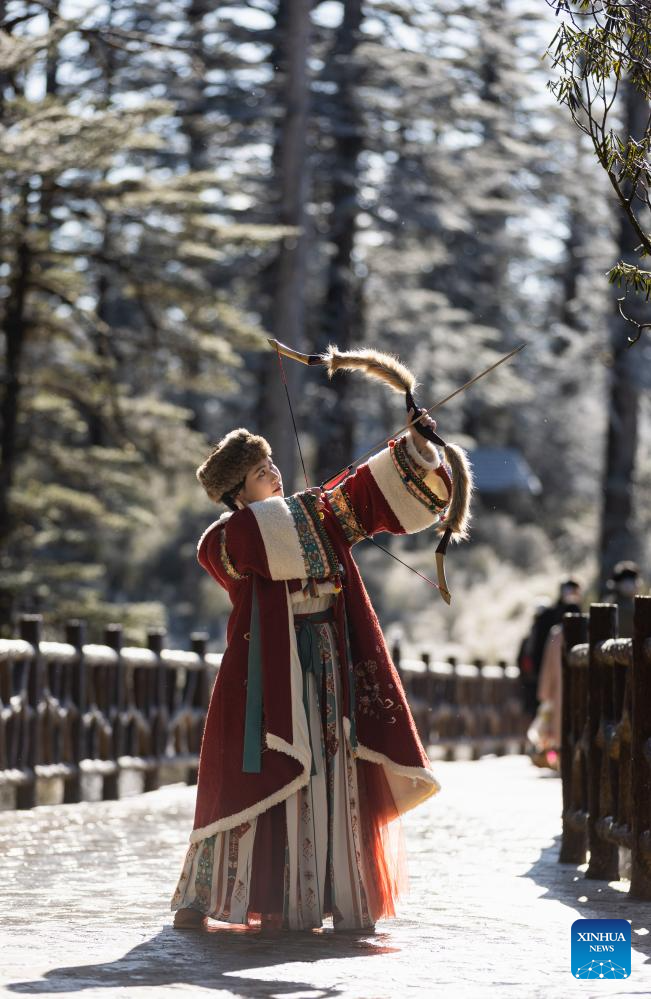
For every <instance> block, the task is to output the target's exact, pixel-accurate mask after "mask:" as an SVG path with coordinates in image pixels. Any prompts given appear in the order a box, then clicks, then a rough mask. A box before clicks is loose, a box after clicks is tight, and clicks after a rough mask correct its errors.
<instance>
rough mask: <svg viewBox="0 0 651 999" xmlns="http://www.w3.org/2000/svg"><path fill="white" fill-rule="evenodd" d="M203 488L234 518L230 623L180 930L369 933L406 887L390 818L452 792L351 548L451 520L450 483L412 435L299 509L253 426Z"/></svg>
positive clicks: (210, 556) (216, 549) (223, 526)
mask: <svg viewBox="0 0 651 999" xmlns="http://www.w3.org/2000/svg"><path fill="white" fill-rule="evenodd" d="M422 422H423V423H427V424H428V425H429V426H431V427H435V426H436V424H435V421H433V420H432V419H431V418H430V417H428V416H424V417H423V418H422ZM197 478H198V479H199V481H200V482H201V483H202V485H203V486H204V488H205V490H206V492H207V493H208V496H209V497H210V498H211V499H212V500H214V501H215V502H217V503H219V502H223V503H225V504H226V505H227V506H229V507H230V512H227V513H224V514H223V515H222V516H221V517H220V518H219V519H218V520H217V521H215V522H214V523H213V524H211V525H210V526H209V527H208V528H207V530H206V531H205V532H204V533H203V535H202V537H201V538H200V540H199V543H198V546H197V557H198V560H199V562H200V564H201V565H202V567H203V568H204V569H205V570H206V571H207V572H208V573H210V575H211V576H212V577H213V578H214V579H215V580H216V581H217V582H218V583H220V585H221V586H223V587H224V588H225V589H226V590H227V592H228V594H229V596H230V598H231V601H232V603H233V610H232V613H231V616H230V619H229V622H228V630H227V648H226V651H225V653H224V656H223V660H222V664H221V668H220V670H219V674H218V676H217V680H216V683H215V686H214V689H213V694H212V698H211V702H210V706H209V709H208V714H207V718H206V724H205V730H204V735H203V741H202V746H201V755H200V762H199V775H198V789H197V804H196V811H195V820H194V830H193V832H192V834H191V837H190V847H189V849H188V852H187V855H186V859H185V863H184V865H183V870H182V873H181V877H180V880H179V883H178V886H177V889H176V891H175V893H174V897H173V899H172V906H171V907H172V910H174V911H175V913H176V914H175V918H174V925H175V927H177V928H192V927H199V926H200V925H201V924H202V922H203V919H204V917H206V916H211V917H212V918H214V919H218V920H224V921H227V922H230V923H238V924H247V925H249V926H257V925H262V926H263V927H272V928H282V927H284V928H288V929H311V928H315V927H320V926H321V925H322V920H323V919H324V917H325V916H327V915H332V918H333V925H334V928H335V929H336V930H363V929H367V930H370V929H371V928H372V927H373V926H374V924H375V922H376V920H377V919H379V918H380V917H381V916H386V915H393V914H394V911H395V910H394V901H395V898H396V897H397V893H398V888H399V884H400V865H399V861H400V857H399V854H398V853H397V852H396V851H395V849H392V847H391V843H390V838H391V837H390V833H391V831H392V828H393V827H391V826H390V825H389V823H390V822H391V820H392V819H394V818H396V817H397V816H398V815H400V814H402V813H403V812H405V811H407V810H408V809H409V808H412V807H414V806H415V805H417V804H419V803H420V802H422V801H424V800H425V799H427V798H429V797H430V796H431V795H433V794H435V793H436V792H437V791H439V790H440V785H439V784H438V782H437V781H436V779H435V777H434V774H433V773H432V770H431V766H430V762H429V760H428V758H427V755H426V753H425V751H424V749H423V746H422V745H421V743H420V741H419V738H418V735H417V733H416V729H415V726H414V723H413V719H412V717H411V713H410V711H409V708H408V706H407V702H406V700H405V695H404V692H403V689H402V685H401V682H400V679H399V676H398V673H397V672H396V670H395V667H394V666H393V663H392V662H391V659H390V656H389V653H388V650H387V647H386V644H385V641H384V638H383V635H382V632H381V630H380V627H379V624H378V621H377V617H376V615H375V613H374V611H373V608H372V606H371V603H370V601H369V598H368V595H367V593H366V590H365V588H364V585H363V583H362V580H361V578H360V575H359V571H358V569H357V566H356V564H355V561H354V559H353V557H352V554H351V547H352V546H353V545H354V544H355V543H356V542H357V541H359V540H361V539H362V538H364V537H367V536H371V535H373V534H375V533H377V532H380V531H389V532H391V533H393V534H404V533H414V532H416V531H420V530H423V529H424V528H426V527H429V526H430V525H431V524H433V523H436V522H437V521H438V520H439V519H440V518H441V515H442V513H443V511H444V509H445V508H446V506H447V505H448V503H449V499H450V493H451V482H450V478H449V476H448V473H447V471H446V470H445V468H444V467H443V466H442V465H441V462H440V458H439V455H438V452H437V450H436V448H435V447H434V446H433V445H432V444H430V443H429V442H427V441H426V440H425V439H424V438H423V437H421V435H420V434H418V433H416V432H415V428H414V427H412V428H410V431H409V432H408V433H407V434H406V435H405V436H403V437H401V438H400V439H399V440H397V441H391V442H390V443H389V446H388V447H387V448H385V449H384V450H382V451H380V452H379V453H378V454H376V455H374V456H373V457H372V458H371V459H370V460H369V461H368V462H367V463H366V464H364V465H361V466H360V467H359V468H358V469H357V471H356V472H355V473H354V474H352V475H351V476H349V477H348V478H347V479H346V480H345V481H344V482H343V483H342V484H341V485H339V486H337V487H336V488H334V489H332V490H330V491H328V492H325V493H323V494H320V493H319V489H309V490H305V491H303V492H299V493H296V494H294V495H292V496H289V497H286V498H285V497H284V494H283V486H282V478H281V475H280V472H279V471H278V469H277V468H276V466H275V465H274V463H273V460H272V457H271V449H270V447H269V444H268V443H267V441H266V440H265V439H264V438H263V437H259V436H255V435H253V434H250V433H249V432H248V431H247V430H244V429H238V430H234V431H232V433H230V434H228V435H227V436H226V437H224V438H223V440H222V441H220V443H219V444H218V445H217V446H216V448H215V449H214V451H213V452H212V454H211V455H210V456H209V457H208V458H207V459H206V461H205V462H204V463H203V464H202V465H201V466H200V468H199V469H198V470H197Z"/></svg>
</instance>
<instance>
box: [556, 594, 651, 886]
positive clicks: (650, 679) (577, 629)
mask: <svg viewBox="0 0 651 999" xmlns="http://www.w3.org/2000/svg"><path fill="white" fill-rule="evenodd" d="M634 627H635V632H634V637H633V638H632V639H624V638H618V637H617V607H616V606H615V605H614V604H593V605H592V606H591V608H590V614H589V615H585V614H568V615H566V616H565V619H564V621H563V665H562V673H563V678H562V688H563V699H562V710H563V718H562V743H561V776H562V779H563V838H562V844H561V851H560V856H559V860H560V861H561V862H564V863H574V864H583V863H585V860H586V854H587V851H588V850H589V851H590V861H589V864H588V868H587V871H586V875H585V876H586V877H587V878H599V879H605V880H617V879H618V878H619V848H620V847H625V848H627V849H628V850H630V851H631V884H630V895H631V897H635V898H642V899H651V597H646V596H645V597H636V598H635V625H634Z"/></svg>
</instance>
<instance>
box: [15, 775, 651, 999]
mask: <svg viewBox="0 0 651 999" xmlns="http://www.w3.org/2000/svg"><path fill="white" fill-rule="evenodd" d="M434 766H435V772H436V774H437V777H438V779H439V781H440V783H441V784H442V785H443V790H442V791H441V793H440V794H438V795H436V796H435V797H434V798H433V799H430V801H429V802H427V803H426V804H425V805H424V806H422V807H421V808H420V809H417V810H415V811H414V812H412V813H410V814H409V815H408V816H406V818H405V820H404V825H405V832H406V839H407V849H408V855H409V870H410V881H411V891H410V895H409V897H408V899H407V900H405V901H404V902H403V904H402V906H401V909H400V914H399V917H398V918H397V919H395V920H393V921H387V922H382V923H380V924H378V928H377V931H376V933H375V935H371V936H368V937H364V938H346V937H345V936H336V935H335V934H334V933H333V932H332V931H331V930H329V931H327V930H326V931H323V932H322V933H321V934H318V935H317V934H307V935H296V936H295V937H294V936H284V937H275V938H264V937H260V936H258V935H257V934H253V933H239V934H238V933H233V932H232V931H230V932H229V931H226V932H224V931H222V930H219V929H215V928H214V927H213V930H212V932H210V931H208V932H205V931H204V932H202V933H194V934H193V933H179V932H178V931H174V930H173V929H172V928H171V913H170V912H169V909H168V905H169V896H170V894H171V892H172V890H173V887H174V885H175V883H176V879H177V876H178V874H179V872H180V867H181V862H182V859H183V856H184V853H185V848H186V842H187V837H188V834H189V831H190V828H191V820H192V811H193V798H194V791H193V789H191V788H186V787H182V786H180V785H173V786H170V787H166V788H163V789H162V790H160V791H155V792H153V793H150V794H147V795H140V796H139V797H135V798H129V799H124V800H122V801H118V802H104V803H99V804H91V803H84V804H81V805H65V806H55V807H41V808H38V809H35V810H34V811H32V812H3V813H0V874H1V875H2V881H1V883H2V891H1V893H0V994H1V995H3V996H13V997H18V996H43V995H59V996H79V997H80V999H100V997H101V999H112V997H114V996H120V997H128V999H131V997H133V999H145V997H149V999H151V997H170V999H171V997H177V996H185V995H187V996H190V995H192V996H202V995H206V996H219V997H223V996H241V997H256V999H257V997H278V999H299V997H300V999H327V997H350V999H402V997H412V996H418V997H422V999H429V997H433V996H437V997H441V999H448V997H452V996H454V997H455V999H459V997H469V999H475V997H476V999H485V997H486V999H487V997H489V996H490V997H491V999H538V997H540V999H543V997H544V999H568V997H574V996H583V997H590V999H592V997H596V996H602V995H605V994H607V995H609V996H611V995H615V996H648V995H649V994H651V935H650V933H649V931H650V930H651V903H649V904H643V903H640V902H634V901H630V900H629V899H628V898H627V895H626V887H627V885H626V883H625V882H611V883H610V884H608V883H607V882H604V881H586V880H585V879H584V877H583V873H582V869H576V868H574V867H573V866H572V865H567V864H564V865H560V864H558V863H557V860H556V857H557V855H558V840H559V831H560V820H559V814H560V800H561V799H560V796H561V782H560V780H559V779H557V778H556V777H555V776H553V775H552V774H551V773H550V772H548V771H542V770H537V769H536V768H534V767H532V765H531V764H530V762H529V761H528V759H527V758H526V757H522V756H510V757H503V758H497V759H496V758H486V759H483V760H480V761H478V762H455V763H443V762H438V763H435V764H434ZM579 917H584V918H588V917H601V918H628V919H629V920H631V923H632V939H633V963H632V973H631V977H630V978H629V979H628V980H627V981H626V982H616V981H605V980H604V981H596V982H594V981H593V982H588V981H581V982H579V981H576V980H575V979H573V978H572V977H571V973H570V926H571V924H572V922H573V921H574V920H575V919H577V918H579Z"/></svg>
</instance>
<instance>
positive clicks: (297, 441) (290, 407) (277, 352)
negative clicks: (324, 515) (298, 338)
mask: <svg viewBox="0 0 651 999" xmlns="http://www.w3.org/2000/svg"><path fill="white" fill-rule="evenodd" d="M276 354H277V355H278V364H279V365H280V376H281V378H282V380H283V385H284V386H285V395H286V396H287V404H288V405H289V412H290V415H291V418H292V424H293V426H294V436H295V437H296V445H297V447H298V454H299V457H300V459H301V465H302V466H303V475H304V476H305V488H306V489H309V488H310V483H309V481H308V478H307V472H306V471H305V462H304V461H303V452H302V451H301V442H300V440H299V438H298V429H297V427H296V420H295V419H294V410H293V407H292V400H291V398H290V395H289V388H288V386H287V379H286V378H285V369H284V367H283V360H282V357H281V356H280V350H279V349H278V346H276Z"/></svg>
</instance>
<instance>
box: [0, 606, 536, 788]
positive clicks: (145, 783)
mask: <svg viewBox="0 0 651 999" xmlns="http://www.w3.org/2000/svg"><path fill="white" fill-rule="evenodd" d="M19 633H20V637H19V638H17V639H0V793H1V792H2V790H3V788H4V790H5V791H6V790H7V788H9V791H10V796H11V797H12V798H13V800H12V803H11V804H13V805H15V807H17V808H31V807H33V806H34V805H35V804H37V803H38V802H39V800H40V797H41V796H40V794H39V791H40V790H44V789H46V786H47V784H48V783H52V782H53V781H55V780H56V781H57V783H58V786H59V790H61V782H63V794H62V800H63V801H64V802H75V801H80V800H81V798H82V797H83V796H84V794H83V788H82V784H84V780H85V778H86V776H87V775H88V776H90V777H91V778H92V777H93V775H94V779H95V781H96V783H98V784H99V787H100V792H99V793H100V794H101V797H103V798H104V799H114V798H117V797H118V796H119V794H120V789H121V784H122V780H121V778H122V776H123V775H126V774H127V773H132V772H133V771H140V773H141V775H142V781H141V782H140V783H141V786H142V788H143V789H144V790H145V791H149V790H153V789H155V788H157V787H159V786H160V783H161V781H162V780H163V781H164V780H165V778H166V775H167V774H168V773H169V772H170V771H172V772H173V774H174V776H173V777H172V778H171V779H176V780H186V781H187V782H188V783H195V782H196V777H197V767H198V761H199V749H200V746H201V735H202V731H203V724H204V720H205V715H206V711H207V708H208V702H209V699H210V692H211V690H212V685H213V682H214V678H215V675H216V672H217V670H218V668H219V665H220V662H221V655H214V654H209V653H207V652H206V645H207V639H208V636H207V635H205V634H204V633H195V634H193V635H192V636H191V644H192V649H191V651H190V652H179V651H174V650H169V649H164V648H163V641H164V635H165V633H164V632H163V631H161V630H160V629H151V630H150V631H149V632H148V642H147V648H136V647H123V646H122V630H121V627H120V626H119V625H109V627H108V628H107V629H106V632H105V634H104V643H103V644H101V645H93V644H87V643H85V641H84V626H83V623H82V622H80V621H69V622H68V624H67V625H66V628H65V639H66V640H65V642H52V641H43V640H41V618H40V615H37V614H26V615H23V616H22V618H21V620H20V626H19ZM393 653H394V658H395V661H396V664H397V666H398V668H399V670H400V672H401V675H402V678H403V682H404V685H405V689H406V693H407V696H408V698H409V701H410V704H411V706H412V710H413V714H414V717H415V720H416V724H417V726H418V730H419V733H420V735H421V738H422V739H423V742H424V743H425V744H426V745H428V744H431V745H432V746H433V747H434V748H435V749H436V750H437V751H438V753H439V755H442V756H444V757H445V758H446V759H457V758H459V757H465V758H471V759H477V758H478V757H479V756H481V755H482V754H483V753H490V752H492V753H505V752H520V751H522V748H523V746H524V738H525V736H524V733H525V731H526V727H527V723H528V719H527V718H525V717H524V716H523V713H522V701H521V697H520V687H519V679H518V678H519V673H518V670H517V669H516V668H515V667H512V666H507V665H506V663H501V664H500V665H498V666H487V665H484V664H483V663H482V662H481V661H479V660H477V661H475V662H474V663H472V664H463V663H456V662H455V661H454V660H450V661H448V662H430V659H429V657H428V655H426V654H424V655H423V656H422V658H421V659H420V660H404V659H402V660H401V656H400V649H399V648H398V647H396V648H394V650H393ZM58 800H61V795H59V798H58Z"/></svg>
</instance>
